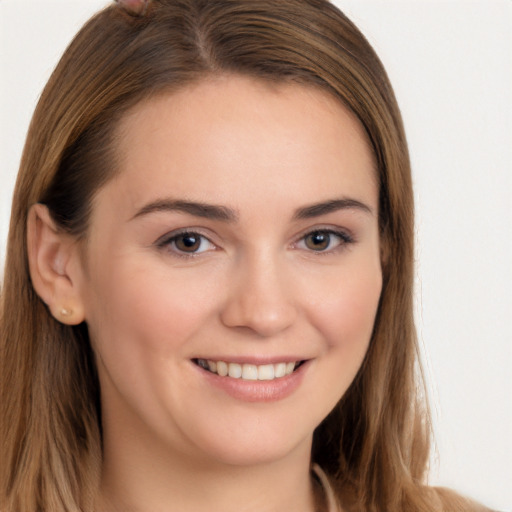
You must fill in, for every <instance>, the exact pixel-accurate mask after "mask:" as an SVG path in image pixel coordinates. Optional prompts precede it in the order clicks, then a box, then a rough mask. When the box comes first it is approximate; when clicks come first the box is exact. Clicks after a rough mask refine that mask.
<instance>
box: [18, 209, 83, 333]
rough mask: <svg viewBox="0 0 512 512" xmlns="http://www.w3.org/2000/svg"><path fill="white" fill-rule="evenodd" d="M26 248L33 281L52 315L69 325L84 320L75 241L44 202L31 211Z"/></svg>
mask: <svg viewBox="0 0 512 512" xmlns="http://www.w3.org/2000/svg"><path fill="white" fill-rule="evenodd" d="M27 251H28V260H29V268H30V276H31V279H32V284H33V286H34V289H35V291H36V293H37V294H38V295H39V297H40V298H41V299H42V300H43V302H44V303H45V304H46V305H47V306H48V308H49V309H50V312H51V314H52V315H53V317H54V318H55V319H57V320H58V321H59V322H61V323H64V324H68V325H76V324H79V323H81V322H83V321H84V307H83V302H82V297H81V296H80V287H79V276H78V275H77V270H76V269H77V268H79V266H77V265H75V264H74V263H77V261H76V259H77V258H79V254H78V250H77V244H76V241H75V240H74V239H73V237H71V236H70V235H69V234H67V233H64V232H63V231H62V230H60V229H59V228H58V227H57V225H56V224H55V222H54V221H53V219H52V218H51V215H50V212H49V211H48V208H47V207H46V206H44V205H42V204H35V205H33V206H32V207H31V208H30V211H29V215H28V220H27Z"/></svg>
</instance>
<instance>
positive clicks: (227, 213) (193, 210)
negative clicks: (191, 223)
mask: <svg viewBox="0 0 512 512" xmlns="http://www.w3.org/2000/svg"><path fill="white" fill-rule="evenodd" d="M155 212H182V213H188V214H190V215H193V216H194V217H202V218H204V219H212V220H220V221H224V222H236V221H237V220H238V213H237V212H236V211H235V210H232V209H231V208H227V207H225V206H217V205H213V204H207V203H201V202H195V201H181V200H173V199H157V200H156V201H153V202H151V203H149V204H147V205H145V206H143V207H142V208H141V209H140V210H139V211H138V212H137V213H136V214H135V215H134V216H133V217H132V219H135V218H137V217H141V216H143V215H148V214H150V213H155Z"/></svg>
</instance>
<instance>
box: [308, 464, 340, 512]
mask: <svg viewBox="0 0 512 512" xmlns="http://www.w3.org/2000/svg"><path fill="white" fill-rule="evenodd" d="M312 469H313V471H314V472H315V475H316V476H317V477H318V479H319V480H320V483H321V484H322V487H323V489H324V493H325V500H326V501H327V511H328V512H342V510H341V507H340V505H339V503H338V500H337V499H336V496H335V495H334V491H333V488H332V486H331V484H330V483H329V479H328V478H327V475H326V474H325V473H324V471H323V469H322V468H321V467H320V466H319V465H318V464H313V466H312Z"/></svg>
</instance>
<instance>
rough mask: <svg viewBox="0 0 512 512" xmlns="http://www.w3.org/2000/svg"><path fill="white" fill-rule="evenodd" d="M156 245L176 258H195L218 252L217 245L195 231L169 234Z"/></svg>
mask: <svg viewBox="0 0 512 512" xmlns="http://www.w3.org/2000/svg"><path fill="white" fill-rule="evenodd" d="M156 245H157V246H158V247H159V248H161V249H165V250H166V252H169V253H171V254H172V253H174V255H175V256H183V257H187V256H195V255H198V254H202V253H203V252H209V251H214V250H216V248H217V247H216V245H215V244H214V243H212V242H211V241H210V240H209V239H208V238H207V237H206V236H204V235H201V234H200V233H197V232H195V231H182V232H181V233H179V232H178V233H176V234H172V233H171V234H169V235H167V236H165V237H162V238H161V239H160V240H158V241H157V242H156Z"/></svg>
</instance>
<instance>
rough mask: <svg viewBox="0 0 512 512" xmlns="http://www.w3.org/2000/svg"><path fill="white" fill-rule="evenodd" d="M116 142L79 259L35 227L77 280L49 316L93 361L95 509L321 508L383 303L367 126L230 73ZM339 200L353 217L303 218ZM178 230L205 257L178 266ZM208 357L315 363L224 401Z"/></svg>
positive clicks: (319, 101)
mask: <svg viewBox="0 0 512 512" xmlns="http://www.w3.org/2000/svg"><path fill="white" fill-rule="evenodd" d="M118 140H119V147H118V154H119V155H120V157H121V164H120V166H121V168H120V172H119V174H118V175H117V176H116V178H114V179H113V180H111V181H110V182H108V183H107V184H106V185H105V186H104V187H103V188H102V189H101V190H100V192H99V193H98V195H97V197H96V199H95V203H94V205H93V206H94V207H93V214H92V218H91V223H90V230H89V236H88V241H87V245H86V248H85V251H86V252H85V254H83V252H80V251H79V250H78V249H76V247H74V246H73V245H72V244H70V243H69V241H66V239H65V237H63V236H62V237H61V238H60V240H61V245H60V246H59V245H58V242H56V241H55V240H56V239H55V238H54V239H53V240H54V241H55V246H54V247H53V249H52V250H49V249H47V250H46V252H45V251H44V247H47V246H45V243H44V241H43V242H41V240H45V239H48V238H51V237H50V236H49V235H48V236H46V237H45V235H44V233H45V230H46V231H48V230H49V229H50V228H49V227H48V226H49V222H48V221H45V214H44V212H43V211H42V210H39V211H37V210H36V211H35V212H34V213H33V217H34V219H35V220H33V225H34V226H36V227H35V228H34V230H33V231H34V232H35V233H39V235H38V236H35V235H34V237H35V239H36V240H39V242H34V243H33V246H34V247H36V249H34V252H36V253H37V252H38V249H37V247H39V248H40V250H39V253H41V254H46V255H47V256H46V257H47V259H48V260H50V259H51V258H53V260H54V261H58V265H59V272H58V273H57V272H55V274H58V275H60V276H62V275H63V274H64V275H65V276H66V279H67V284H66V286H67V288H66V286H63V285H62V286H60V288H56V287H54V289H53V292H52V293H47V294H46V302H47V303H48V304H49V306H50V308H51V309H52V311H57V310H58V308H57V304H59V303H60V304H63V303H65V304H66V306H70V307H71V308H72V309H73V313H72V315H71V316H72V318H69V319H63V318H62V315H61V317H60V318H59V319H60V320H61V321H68V322H69V323H78V322H80V321H82V320H83V319H85V321H86V322H87V324H88V326H89V330H90V335H91V342H92V344H93V348H94V351H95V353H96V356H97V362H98V371H99V377H100V383H101V394H102V413H103V429H104V430H103V431H104V467H103V475H102V487H101V498H100V500H99V502H98V509H99V510H133V511H139V510H140V511H142V510H151V511H162V512H163V511H168V510H180V511H191V512H193V511H199V510H213V511H217V510H218V511H221V510H222V511H231V510H232V511H235V510H236V511H240V510H247V511H249V510H258V511H269V512H270V511H277V510H296V511H307V510H308V511H311V510H313V509H314V500H313V490H312V484H311V479H310V474H309V465H310V452H311V442H312V435H313V431H314V429H315V428H316V426H317V425H318V424H319V423H320V422H321V421H322V419H323V418H324V417H325V416H326V415H327V414H328V413H329V412H330V411H331V410H332V408H333V407H334V406H335V404H336V403H337V402H338V400H339V399H340V397H341V396H342V395H343V394H344V392H345V391H346V390H347V388H348V387H349V385H350V383H351V382H352V380H353V379H354V377H355V375H356V373H357V371H358V369H359V367H360V365H361V363H362V361H363V358H364V355H365V353H366V350H367V347H368V343H369V339H370V336H371V332H372V328H373V324H374V320H375V314H376V311H377V307H378V301H379V297H380V292H381V287H382V275H381V264H380V250H379V229H378V216H377V212H378V187H377V184H376V179H375V169H374V161H373V157H372V153H371V150H370V149H369V146H368V143H367V140H366V137H365V135H364V132H363V129H362V128H361V126H360V125H359V123H358V122H357V121H356V120H355V118H354V117H353V116H352V114H350V113H349V112H348V111H347V110H346V109H345V108H344V107H343V106H342V105H341V104H340V103H339V102H337V101H336V100H334V99H333V98H331V97H330V96H328V95H327V94H326V93H324V92H321V91H318V90H315V89H311V88H306V87H302V86H298V85H278V86H276V85H273V86H270V85H268V84H264V83H261V82H258V81H254V80H252V79H248V78H243V77H237V76H227V77H226V76H224V77H216V78H215V79H211V80H208V81H203V82H200V83H199V84H197V85H194V86H189V87H187V88H185V89H183V90H181V91H179V92H175V93H172V94H168V95H163V96H160V97H157V98H153V99H151V100H148V101H146V102H144V103H141V104H139V105H137V106H136V107H135V108H134V109H133V110H132V111H131V112H130V113H128V114H127V115H126V116H125V118H124V119H123V121H122V123H121V126H120V128H119V139H118ZM339 199H342V200H347V199H349V200H352V201H357V205H356V206H353V207H342V208H341V207H336V208H333V211H329V212H327V211H325V208H324V211H323V212H317V213H316V214H315V213H314V212H313V213H312V212H311V211H309V216H308V217H307V218H297V211H299V210H301V209H302V211H303V213H304V209H305V208H307V207H309V206H311V205H314V204H318V203H322V204H326V203H329V202H330V201H333V200H339ZM171 200H172V201H175V200H180V201H187V202H195V203H207V204H209V205H217V206H221V207H223V208H224V209H229V212H231V213H232V214H233V215H232V216H233V217H235V218H233V219H231V220H229V221H226V220H223V219H217V218H205V217H203V216H200V215H197V214H194V213H193V212H190V211H188V212H184V211H177V210H171V209H169V208H167V209H166V208H163V207H162V206H161V204H162V201H163V202H165V201H167V202H168V201H171ZM155 202H160V208H159V209H156V210H155V209H154V208H153V210H151V208H150V207H148V205H151V204H153V206H154V203H155ZM345 206H346V204H345ZM149 210H151V211H149ZM299 217H300V216H299ZM303 217H304V215H303ZM37 226H39V227H37ZM45 226H46V227H45ZM184 228H185V229H186V230H187V231H193V232H196V233H198V234H199V235H201V237H202V238H199V240H200V244H199V246H198V248H199V250H198V251H197V252H195V253H185V252H184V251H180V250H179V248H180V247H182V246H180V245H179V242H180V241H181V240H182V239H180V238H176V234H177V231H179V230H182V229H184ZM319 231H321V232H322V233H323V235H324V237H326V239H327V244H326V246H325V247H324V246H321V247H320V248H319V247H318V246H317V245H315V244H312V241H313V238H312V237H311V236H308V235H309V234H310V233H311V232H317V233H318V232H319ZM331 231H335V232H341V235H338V234H333V233H329V232H331ZM48 232H49V233H50V231H48ZM173 237H174V238H173ZM177 244H178V245H177ZM36 259H37V258H36ZM40 259H44V258H43V256H40ZM49 266H51V264H49ZM32 268H34V265H33V266H32ZM36 282H37V279H36ZM40 288H41V289H42V288H43V287H42V286H41V287H40ZM62 288H64V290H65V292H64V291H62ZM56 315H58V313H56ZM197 357H204V358H210V359H215V360H226V359H229V358H231V359H233V360H237V359H241V358H248V359H250V360H253V359H255V358H256V359H258V360H261V359H262V358H269V357H270V358H277V359H279V358H283V359H285V360H289V359H292V360H295V359H297V360H298V359H300V360H307V365H305V367H304V369H303V370H302V377H301V380H300V383H299V385H298V386H297V387H296V389H294V390H293V392H292V393H291V394H289V395H288V396H286V397H284V398H282V399H278V400H271V401H256V402H255V401H248V400H243V399H238V398H235V397H233V396H231V395H230V394H228V393H226V392H225V391H224V390H222V389H219V388H217V387H215V386H212V385H211V384H210V381H209V380H208V379H207V378H206V372H205V371H204V370H201V369H200V368H198V366H197V365H196V364H194V362H193V359H194V358H197ZM169 503H171V504H172V506H171V507H170V506H169Z"/></svg>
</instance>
